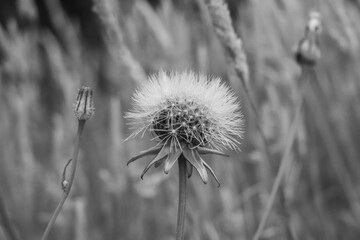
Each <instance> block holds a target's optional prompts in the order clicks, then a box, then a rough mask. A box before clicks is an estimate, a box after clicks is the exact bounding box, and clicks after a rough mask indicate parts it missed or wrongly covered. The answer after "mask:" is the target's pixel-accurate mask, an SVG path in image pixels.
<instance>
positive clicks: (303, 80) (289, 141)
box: [253, 68, 309, 240]
mask: <svg viewBox="0 0 360 240" xmlns="http://www.w3.org/2000/svg"><path fill="white" fill-rule="evenodd" d="M308 73H309V69H307V68H302V73H301V76H300V78H299V82H300V84H301V85H302V88H301V94H300V99H299V100H298V102H297V106H296V108H295V114H294V118H293V121H292V124H291V125H290V130H289V134H288V136H287V138H286V146H285V151H284V153H283V156H282V158H281V162H280V167H279V170H278V173H277V175H276V178H275V182H274V185H273V187H272V189H271V193H270V197H269V200H268V202H267V204H266V207H265V211H264V213H263V216H262V218H261V220H260V224H259V226H258V228H257V230H256V233H255V235H254V237H253V240H259V238H260V236H261V234H262V232H263V230H264V227H265V224H266V221H267V219H268V217H269V214H270V211H271V208H272V206H273V205H274V202H275V197H276V194H277V193H278V191H279V188H280V184H281V180H282V179H283V177H284V175H285V172H286V169H287V167H288V165H289V164H290V160H291V158H290V157H289V155H290V152H291V149H292V146H293V143H294V140H295V137H296V133H297V130H298V126H299V125H300V120H301V108H302V106H303V102H304V96H303V94H304V91H305V89H306V86H307V82H308Z"/></svg>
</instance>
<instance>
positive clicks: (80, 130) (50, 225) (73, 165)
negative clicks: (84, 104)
mask: <svg viewBox="0 0 360 240" xmlns="http://www.w3.org/2000/svg"><path fill="white" fill-rule="evenodd" d="M85 122H86V121H85V120H79V125H78V131H77V136H76V142H75V148H74V152H73V158H72V163H71V173H70V178H69V185H68V186H67V187H66V188H65V190H64V193H63V195H62V198H61V201H60V202H59V204H58V206H57V207H56V210H55V212H54V214H53V216H52V217H51V219H50V222H49V223H48V225H47V227H46V229H45V232H44V235H43V237H42V240H46V239H47V237H48V235H49V233H50V231H51V229H52V228H53V226H54V223H55V220H56V218H57V216H58V215H59V213H60V211H61V209H62V207H63V205H64V203H65V200H66V199H67V197H68V196H69V193H70V189H71V186H72V184H73V182H74V178H75V172H76V165H77V159H78V155H79V148H80V142H81V137H82V133H83V130H84V126H85Z"/></svg>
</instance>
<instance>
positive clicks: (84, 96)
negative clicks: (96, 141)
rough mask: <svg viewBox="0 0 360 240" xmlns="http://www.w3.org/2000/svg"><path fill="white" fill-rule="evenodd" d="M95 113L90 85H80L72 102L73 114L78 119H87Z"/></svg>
mask: <svg viewBox="0 0 360 240" xmlns="http://www.w3.org/2000/svg"><path fill="white" fill-rule="evenodd" d="M94 113H95V108H94V103H93V91H92V89H91V88H90V87H81V88H80V90H79V92H78V95H77V98H76V102H75V104H74V114H75V116H76V118H77V119H78V120H79V121H80V120H83V121H86V120H89V119H90V118H91V117H92V116H93V115H94Z"/></svg>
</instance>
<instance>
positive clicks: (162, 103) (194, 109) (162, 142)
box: [126, 71, 243, 240]
mask: <svg viewBox="0 0 360 240" xmlns="http://www.w3.org/2000/svg"><path fill="white" fill-rule="evenodd" d="M133 101H134V108H133V110H132V111H131V112H128V113H127V115H126V117H127V118H128V119H129V120H130V121H129V122H130V125H131V127H132V128H133V129H134V132H133V134H131V135H130V137H134V136H136V135H138V134H140V133H142V134H144V133H145V131H146V130H149V131H150V132H151V133H152V135H153V136H154V137H153V140H156V141H157V144H156V146H155V147H152V148H150V149H148V150H145V151H142V152H140V154H138V155H137V156H135V157H133V158H131V159H130V160H129V161H128V164H129V163H131V162H133V161H135V160H137V159H139V158H142V157H145V156H147V155H155V157H154V158H153V159H152V161H151V162H150V163H149V164H148V165H147V166H146V167H145V169H144V171H143V173H142V174H141V178H143V176H144V174H145V173H146V172H147V171H148V170H149V168H150V167H151V166H153V165H154V166H155V167H158V166H160V165H161V164H164V172H165V173H166V174H167V173H168V172H169V171H170V169H171V168H172V167H173V166H174V164H175V162H176V161H177V162H178V165H179V205H178V220H177V228H176V240H182V239H183V237H184V226H185V208H186V175H187V176H188V177H190V176H191V175H192V172H193V168H195V169H196V170H197V172H198V173H199V175H200V177H201V179H202V181H203V182H204V183H207V181H208V174H207V170H209V171H210V173H211V174H212V175H213V177H214V178H215V180H216V182H217V183H218V185H219V186H220V183H219V180H218V179H217V177H216V175H215V173H214V171H213V170H212V169H211V167H210V166H209V165H208V164H207V163H206V162H205V161H204V160H203V159H202V158H201V156H200V155H202V154H216V155H222V156H227V155H226V154H225V153H223V152H221V149H222V148H225V147H228V148H231V149H238V145H239V139H240V138H241V137H242V135H243V128H242V127H243V119H242V114H241V112H240V105H239V103H238V102H237V100H236V97H235V96H234V93H233V92H231V91H230V89H229V88H228V87H227V86H226V85H224V84H223V83H221V81H220V79H219V78H207V77H206V76H203V75H198V74H195V73H192V72H183V73H169V74H167V73H165V72H163V71H161V72H160V73H159V74H158V75H154V76H152V77H150V81H148V82H147V83H145V84H143V86H142V87H141V88H140V89H139V90H138V91H136V92H135V94H134V97H133Z"/></svg>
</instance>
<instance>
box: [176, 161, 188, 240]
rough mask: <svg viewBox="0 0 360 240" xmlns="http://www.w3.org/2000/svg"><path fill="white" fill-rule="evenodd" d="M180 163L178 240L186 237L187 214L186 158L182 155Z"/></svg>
mask: <svg viewBox="0 0 360 240" xmlns="http://www.w3.org/2000/svg"><path fill="white" fill-rule="evenodd" d="M178 163H179V206H178V219H177V228H176V240H183V239H184V229H185V216H186V179H187V176H186V158H184V157H183V155H181V156H180V157H179V159H178Z"/></svg>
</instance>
